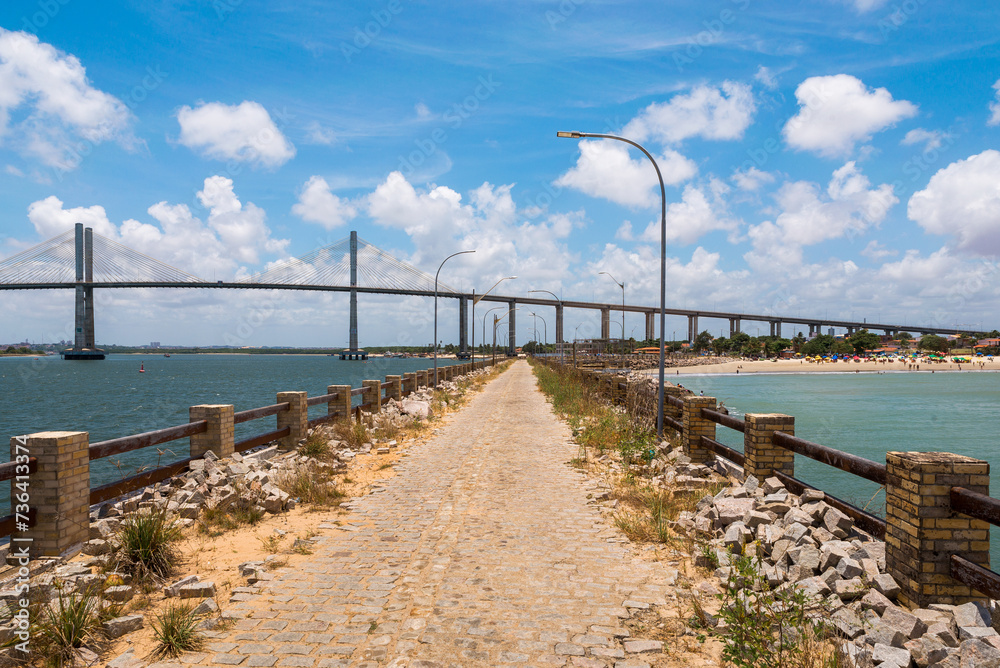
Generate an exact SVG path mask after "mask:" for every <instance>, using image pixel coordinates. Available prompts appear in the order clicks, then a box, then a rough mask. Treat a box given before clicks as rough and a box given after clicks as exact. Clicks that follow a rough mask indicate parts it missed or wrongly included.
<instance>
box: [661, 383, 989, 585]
mask: <svg viewBox="0 0 1000 668" xmlns="http://www.w3.org/2000/svg"><path fill="white" fill-rule="evenodd" d="M668 380H671V381H672V382H675V383H680V384H681V385H683V386H684V387H686V388H688V389H691V390H694V391H695V392H701V391H704V393H705V395H706V396H714V397H716V399H717V400H718V401H720V402H723V403H724V404H725V405H726V407H727V408H729V410H730V414H731V415H735V416H737V417H742V416H743V414H744V413H784V414H786V415H793V416H795V434H796V436H800V437H802V438H805V439H808V440H810V441H813V442H815V443H821V444H823V445H826V446H829V447H831V448H836V449H837V450H842V451H844V452H849V453H852V454H855V455H858V456H861V457H865V458H866V459H871V460H873V461H876V462H880V463H885V453H886V452H887V451H890V450H902V451H916V452H953V453H956V454H961V455H967V456H969V457H975V458H977V459H984V460H986V461H988V462H990V479H991V484H990V489H991V490H992V496H994V497H1000V448H998V442H997V436H998V432H997V424H998V411H1000V374H998V373H996V372H989V371H961V372H935V373H929V372H923V371H921V372H905V371H904V372H890V373H884V374H876V373H833V372H824V373H813V374H786V373H781V374H740V375H717V376H709V375H704V376H698V375H687V376H678V377H675V378H672V379H668ZM716 434H717V436H716V439H717V440H718V441H720V442H722V443H725V444H726V445H729V446H730V447H733V448H735V449H737V450H740V451H741V452H742V450H743V440H742V436H743V435H742V434H740V433H738V432H735V431H733V430H731V429H726V428H724V427H718V428H717V431H716ZM795 477H796V478H799V479H800V480H803V481H805V482H807V483H809V484H811V485H813V486H815V487H819V488H820V489H823V490H826V491H828V492H830V493H831V494H834V495H836V496H839V497H840V498H842V499H845V500H847V501H850V502H852V503H854V504H855V505H857V506H860V507H865V506H866V505H867V506H868V509H869V510H870V511H871V510H874V511H876V514H879V515H882V516H884V509H885V495H884V494H883V493H882V492H880V491H879V487H878V485H876V484H875V483H871V482H868V481H867V480H863V479H861V478H857V477H855V476H852V475H850V474H848V473H845V472H843V471H840V470H838V469H834V468H832V467H830V466H826V465H825V464H820V463H818V462H815V461H812V460H811V459H809V458H807V457H802V456H801V455H796V456H795ZM991 533H992V536H993V541H992V548H993V549H992V553H993V554H992V563H993V566H994V568H996V567H998V566H1000V527H993V529H992V532H991Z"/></svg>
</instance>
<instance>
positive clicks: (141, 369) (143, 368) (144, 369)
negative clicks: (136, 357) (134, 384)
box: [139, 362, 146, 373]
mask: <svg viewBox="0 0 1000 668" xmlns="http://www.w3.org/2000/svg"><path fill="white" fill-rule="evenodd" d="M139 373H146V367H145V365H143V364H142V363H141V362H140V363H139Z"/></svg>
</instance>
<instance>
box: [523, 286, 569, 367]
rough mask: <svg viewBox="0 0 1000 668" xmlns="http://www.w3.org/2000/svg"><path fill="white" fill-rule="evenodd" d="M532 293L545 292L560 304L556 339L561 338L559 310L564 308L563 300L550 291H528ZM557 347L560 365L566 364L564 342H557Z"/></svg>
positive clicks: (557, 315)
mask: <svg viewBox="0 0 1000 668" xmlns="http://www.w3.org/2000/svg"><path fill="white" fill-rule="evenodd" d="M532 292H544V293H546V294H550V295H552V297H553V298H554V299H555V300H556V302H557V303H558V304H559V305H558V306H557V307H556V309H557V310H556V334H557V336H556V338H559V337H558V334H559V311H558V309H559V308H561V307H562V300H561V299H559V297H557V296H556V293H554V292H550V291H548V290H528V293H529V294H530V293H532ZM542 322H545V321H544V320H542ZM546 329H547V328H546ZM545 338H546V339H547V338H548V332H546V334H545ZM556 345H557V346H559V364H565V362H564V359H565V355H566V353H565V351H564V350H563V342H562V341H556Z"/></svg>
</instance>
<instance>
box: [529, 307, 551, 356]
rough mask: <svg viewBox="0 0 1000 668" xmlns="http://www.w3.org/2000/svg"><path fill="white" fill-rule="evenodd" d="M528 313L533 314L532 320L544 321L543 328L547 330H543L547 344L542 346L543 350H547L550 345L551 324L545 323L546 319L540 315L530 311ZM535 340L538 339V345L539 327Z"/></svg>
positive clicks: (536, 328)
mask: <svg viewBox="0 0 1000 668" xmlns="http://www.w3.org/2000/svg"><path fill="white" fill-rule="evenodd" d="M528 313H530V314H531V317H532V318H538V319H539V320H541V321H542V326H543V327H544V328H545V329H543V330H542V331H543V332H545V342H544V343H543V344H542V350H545V347H546V346H548V345H549V323H547V322H545V318H543V317H542V316H540V315H538V314H537V313H535V312H534V311H528ZM535 339H536V343H537V339H538V326H537V325H535Z"/></svg>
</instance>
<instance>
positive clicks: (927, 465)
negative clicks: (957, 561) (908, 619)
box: [885, 452, 990, 608]
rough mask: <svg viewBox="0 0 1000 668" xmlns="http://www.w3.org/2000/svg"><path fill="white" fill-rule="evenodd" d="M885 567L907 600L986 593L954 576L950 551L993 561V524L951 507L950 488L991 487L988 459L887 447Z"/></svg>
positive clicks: (916, 602)
mask: <svg viewBox="0 0 1000 668" xmlns="http://www.w3.org/2000/svg"><path fill="white" fill-rule="evenodd" d="M885 461H886V487H885V503H886V532H885V562H886V570H887V571H888V572H889V574H890V575H892V577H893V578H895V579H896V582H897V583H898V584H899V586H900V589H901V590H902V591H901V592H900V595H899V600H900V602H901V603H903V604H904V605H908V606H913V607H921V608H924V607H927V606H928V605H930V604H931V603H945V604H952V605H954V604H961V603H967V602H969V601H983V602H985V601H986V597H985V596H983V595H981V594H979V593H978V592H976V591H975V590H973V589H972V588H970V587H968V586H967V585H964V584H962V583H960V582H958V581H957V580H954V579H953V578H952V577H951V575H950V573H951V564H950V560H951V555H953V554H957V555H960V556H962V557H964V558H966V559H968V560H969V561H971V562H973V563H976V564H979V565H980V566H983V567H984V568H989V567H990V529H989V524H987V523H986V522H984V521H982V520H974V519H972V518H970V517H968V516H966V515H962V514H961V513H957V512H954V511H952V510H951V498H950V497H951V488H952V487H965V488H966V489H968V490H971V491H973V492H979V493H980V494H987V495H988V494H989V493H990V465H989V463H987V462H985V461H982V460H980V459H973V458H971V457H965V456H962V455H953V454H951V453H948V452H887V453H886V456H885Z"/></svg>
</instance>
